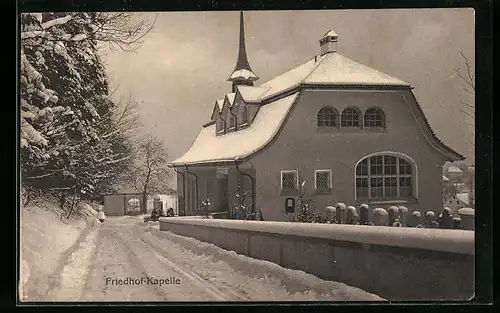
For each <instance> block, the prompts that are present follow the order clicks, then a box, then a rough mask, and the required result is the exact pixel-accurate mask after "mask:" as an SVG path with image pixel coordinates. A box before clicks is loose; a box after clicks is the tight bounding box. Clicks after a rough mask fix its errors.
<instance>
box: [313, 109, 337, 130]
mask: <svg viewBox="0 0 500 313" xmlns="http://www.w3.org/2000/svg"><path fill="white" fill-rule="evenodd" d="M337 120H338V113H337V111H336V110H335V109H333V108H322V109H321V110H319V112H318V116H317V121H318V124H317V125H318V126H326V127H337V125H338V124H337Z"/></svg>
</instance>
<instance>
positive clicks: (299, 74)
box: [260, 53, 411, 99]
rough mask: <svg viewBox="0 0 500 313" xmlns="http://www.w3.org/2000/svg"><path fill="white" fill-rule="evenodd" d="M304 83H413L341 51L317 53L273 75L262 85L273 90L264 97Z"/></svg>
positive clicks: (341, 84)
mask: <svg viewBox="0 0 500 313" xmlns="http://www.w3.org/2000/svg"><path fill="white" fill-rule="evenodd" d="M301 84H306V85H324V86H397V87H408V88H410V87H411V86H410V84H409V83H407V82H405V81H403V80H400V79H398V78H395V77H392V76H390V75H387V74H385V73H382V72H380V71H377V70H375V69H372V68H370V67H368V66H366V65H363V64H361V63H358V62H356V61H353V60H351V59H349V58H347V57H345V56H343V55H341V54H338V53H327V54H324V55H322V56H316V57H314V58H312V59H310V60H309V61H307V62H305V63H303V64H301V65H299V66H297V67H296V68H294V69H292V70H290V71H288V72H286V73H284V74H282V75H280V76H278V77H276V78H273V79H271V80H269V81H267V82H265V83H263V84H261V85H260V87H266V88H268V89H269V90H268V91H267V92H266V93H264V94H263V95H262V97H261V99H265V98H269V97H272V96H275V95H277V94H279V93H282V92H284V91H287V90H289V89H292V88H294V87H297V86H299V85H301Z"/></svg>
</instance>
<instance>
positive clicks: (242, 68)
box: [228, 11, 259, 92]
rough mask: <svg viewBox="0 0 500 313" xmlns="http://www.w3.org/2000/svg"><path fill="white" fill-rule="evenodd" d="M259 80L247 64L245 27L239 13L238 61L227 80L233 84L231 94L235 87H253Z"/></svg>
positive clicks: (241, 14) (241, 12) (241, 15)
mask: <svg viewBox="0 0 500 313" xmlns="http://www.w3.org/2000/svg"><path fill="white" fill-rule="evenodd" d="M257 79H259V77H257V75H255V73H254V72H253V71H252V68H251V67H250V63H249V62H248V57H247V51H246V45H245V25H244V20H243V11H240V41H239V47H238V59H237V61H236V67H235V68H234V70H233V72H232V73H231V75H230V76H229V78H228V81H230V82H232V83H233V92H234V91H235V88H236V86H237V85H247V86H248V85H250V86H251V85H253V82H254V81H255V80H257Z"/></svg>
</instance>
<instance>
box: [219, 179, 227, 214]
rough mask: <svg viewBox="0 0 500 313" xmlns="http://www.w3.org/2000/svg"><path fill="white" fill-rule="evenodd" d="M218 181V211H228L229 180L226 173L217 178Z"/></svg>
mask: <svg viewBox="0 0 500 313" xmlns="http://www.w3.org/2000/svg"><path fill="white" fill-rule="evenodd" d="M219 183H220V195H219V199H220V202H219V203H220V212H228V213H229V198H228V189H229V180H228V178H227V175H225V176H223V177H221V178H219Z"/></svg>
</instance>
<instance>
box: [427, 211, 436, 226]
mask: <svg viewBox="0 0 500 313" xmlns="http://www.w3.org/2000/svg"><path fill="white" fill-rule="evenodd" d="M435 220H436V213H434V211H427V212H425V227H428V228H432V227H433V224H432V222H434V221H435Z"/></svg>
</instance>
